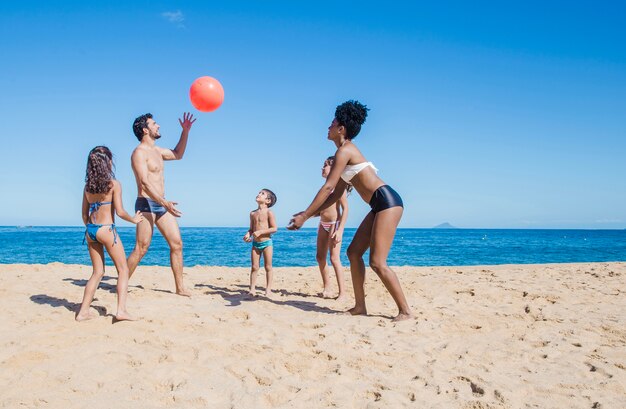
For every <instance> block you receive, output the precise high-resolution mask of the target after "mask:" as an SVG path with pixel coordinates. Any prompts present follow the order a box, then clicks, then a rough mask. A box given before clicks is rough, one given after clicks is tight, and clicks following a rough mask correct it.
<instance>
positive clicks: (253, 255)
mask: <svg viewBox="0 0 626 409" xmlns="http://www.w3.org/2000/svg"><path fill="white" fill-rule="evenodd" d="M250 261H251V267H250V291H248V294H250V295H252V296H254V295H256V277H257V274H258V272H259V265H260V262H261V252H260V251H259V250H257V249H255V248H254V247H252V250H250Z"/></svg>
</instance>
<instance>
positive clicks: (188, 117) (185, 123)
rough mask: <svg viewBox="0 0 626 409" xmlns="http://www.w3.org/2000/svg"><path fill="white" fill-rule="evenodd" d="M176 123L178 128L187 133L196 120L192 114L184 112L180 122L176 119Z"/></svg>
mask: <svg viewBox="0 0 626 409" xmlns="http://www.w3.org/2000/svg"><path fill="white" fill-rule="evenodd" d="M178 122H179V123H180V126H182V127H183V130H185V131H189V130H190V129H191V125H193V123H194V122H196V120H195V119H194V118H193V114H192V113H191V112H184V113H183V119H182V121H181V119H180V118H178Z"/></svg>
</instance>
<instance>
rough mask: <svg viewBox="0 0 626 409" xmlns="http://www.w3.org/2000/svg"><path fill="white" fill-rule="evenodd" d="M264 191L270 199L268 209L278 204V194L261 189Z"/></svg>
mask: <svg viewBox="0 0 626 409" xmlns="http://www.w3.org/2000/svg"><path fill="white" fill-rule="evenodd" d="M261 190H263V191H264V192H265V193H267V196H268V197H269V199H270V204H268V205H267V207H272V206H274V205H275V204H276V194H275V193H274V192H272V191H271V190H269V189H261Z"/></svg>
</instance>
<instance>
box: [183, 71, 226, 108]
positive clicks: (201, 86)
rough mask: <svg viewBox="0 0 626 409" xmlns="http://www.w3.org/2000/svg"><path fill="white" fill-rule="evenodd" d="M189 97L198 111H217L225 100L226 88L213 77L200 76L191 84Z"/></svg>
mask: <svg viewBox="0 0 626 409" xmlns="http://www.w3.org/2000/svg"><path fill="white" fill-rule="evenodd" d="M189 98H190V99H191V104H192V105H193V106H194V107H196V109H197V110H198V111H202V112H210V111H215V110H216V109H217V108H219V107H220V105H222V102H224V88H222V84H220V82H219V81H218V80H216V79H215V78H213V77H200V78H198V79H196V80H195V81H194V82H193V84H191V88H190V89H189Z"/></svg>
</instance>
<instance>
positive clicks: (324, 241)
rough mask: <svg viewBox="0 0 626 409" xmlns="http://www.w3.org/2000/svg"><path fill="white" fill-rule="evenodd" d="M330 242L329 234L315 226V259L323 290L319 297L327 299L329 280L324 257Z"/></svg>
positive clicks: (320, 226) (320, 227)
mask: <svg viewBox="0 0 626 409" xmlns="http://www.w3.org/2000/svg"><path fill="white" fill-rule="evenodd" d="M329 242H330V234H329V233H328V232H327V231H326V230H325V229H324V228H323V227H322V225H321V224H320V225H319V226H317V252H316V254H315V259H316V260H317V265H318V267H319V269H320V274H321V275H322V284H323V285H324V289H323V290H322V293H321V296H322V297H323V298H327V297H329V296H330V278H329V277H328V269H327V267H328V265H327V263H326V256H327V255H328V243H329Z"/></svg>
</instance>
